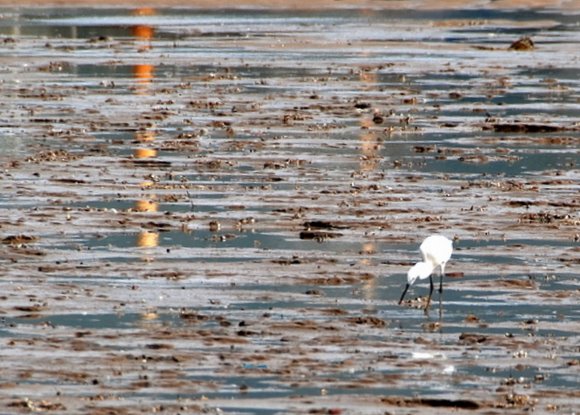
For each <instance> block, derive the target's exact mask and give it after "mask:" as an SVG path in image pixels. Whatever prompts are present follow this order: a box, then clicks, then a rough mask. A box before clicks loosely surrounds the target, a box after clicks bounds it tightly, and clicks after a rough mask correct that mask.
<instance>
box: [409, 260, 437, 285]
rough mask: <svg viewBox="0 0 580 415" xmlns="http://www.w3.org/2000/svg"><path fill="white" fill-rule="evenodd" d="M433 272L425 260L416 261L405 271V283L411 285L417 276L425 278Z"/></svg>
mask: <svg viewBox="0 0 580 415" xmlns="http://www.w3.org/2000/svg"><path fill="white" fill-rule="evenodd" d="M432 272H433V267H432V266H431V265H430V264H428V263H427V262H417V263H416V264H415V265H413V266H412V267H411V269H409V271H408V272H407V283H408V284H409V285H412V284H413V283H414V282H415V280H416V279H417V278H419V279H422V280H423V279H425V278H427V277H428V276H429V275H431V273H432Z"/></svg>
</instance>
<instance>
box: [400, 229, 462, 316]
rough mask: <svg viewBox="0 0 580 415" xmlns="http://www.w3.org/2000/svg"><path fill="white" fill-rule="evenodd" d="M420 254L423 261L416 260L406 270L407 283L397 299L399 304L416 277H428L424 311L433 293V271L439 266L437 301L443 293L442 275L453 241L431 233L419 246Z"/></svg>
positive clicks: (422, 278)
mask: <svg viewBox="0 0 580 415" xmlns="http://www.w3.org/2000/svg"><path fill="white" fill-rule="evenodd" d="M419 250H420V251H421V255H422V256H423V261H421V262H417V263H416V264H415V265H413V266H412V267H411V269H410V270H409V271H408V272H407V285H406V286H405V289H404V290H403V295H401V299H400V300H399V304H401V303H402V302H403V299H404V298H405V294H406V293H407V290H408V289H409V287H410V286H411V285H413V283H414V282H415V281H416V280H417V278H419V279H421V280H424V279H425V278H427V277H429V283H430V290H429V298H427V305H426V306H425V313H427V309H428V308H429V304H430V303H431V295H432V294H433V277H432V274H433V271H435V269H437V267H439V269H440V280H439V302H440V303H441V295H442V294H443V275H445V264H447V261H449V258H451V253H452V252H453V242H452V241H451V240H450V239H448V238H446V237H445V236H443V235H431V236H429V237H427V238H425V240H424V241H423V243H422V244H421V246H420V247H419Z"/></svg>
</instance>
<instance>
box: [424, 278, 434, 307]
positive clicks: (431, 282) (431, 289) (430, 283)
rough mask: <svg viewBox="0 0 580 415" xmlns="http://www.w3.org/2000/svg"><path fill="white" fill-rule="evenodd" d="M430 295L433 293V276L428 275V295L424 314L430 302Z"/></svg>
mask: <svg viewBox="0 0 580 415" xmlns="http://www.w3.org/2000/svg"><path fill="white" fill-rule="evenodd" d="M432 295H433V276H431V275H429V297H428V298H427V305H426V306H425V314H427V310H428V309H429V304H431V296H432Z"/></svg>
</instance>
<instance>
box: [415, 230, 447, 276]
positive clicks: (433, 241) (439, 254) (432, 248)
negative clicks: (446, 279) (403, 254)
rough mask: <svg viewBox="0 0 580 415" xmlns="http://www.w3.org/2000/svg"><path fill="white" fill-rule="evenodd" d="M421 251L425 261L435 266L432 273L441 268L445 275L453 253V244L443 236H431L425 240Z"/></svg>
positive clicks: (420, 248)
mask: <svg viewBox="0 0 580 415" xmlns="http://www.w3.org/2000/svg"><path fill="white" fill-rule="evenodd" d="M419 250H420V251H421V255H423V261H424V262H427V263H428V264H431V265H432V266H433V268H432V271H433V270H435V268H437V267H441V272H443V273H444V272H445V270H444V267H445V264H446V263H447V261H449V259H450V258H451V254H452V253H453V242H452V241H451V240H450V239H448V238H446V237H445V236H443V235H431V236H429V237H427V238H425V240H424V241H423V243H422V244H421V246H420V247H419ZM425 278H427V277H425Z"/></svg>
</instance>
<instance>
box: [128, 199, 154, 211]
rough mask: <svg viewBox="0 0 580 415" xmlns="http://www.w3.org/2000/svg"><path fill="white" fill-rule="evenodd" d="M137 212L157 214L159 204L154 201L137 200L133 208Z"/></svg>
mask: <svg viewBox="0 0 580 415" xmlns="http://www.w3.org/2000/svg"><path fill="white" fill-rule="evenodd" d="M133 209H134V210H135V211H136V212H157V211H158V210H159V203H157V202H155V201H154V200H136V201H135V206H134V208H133Z"/></svg>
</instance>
